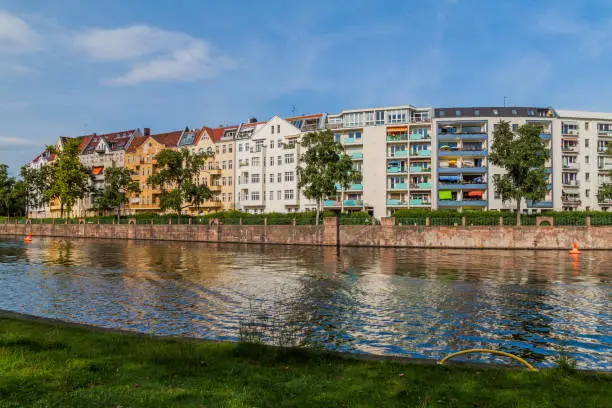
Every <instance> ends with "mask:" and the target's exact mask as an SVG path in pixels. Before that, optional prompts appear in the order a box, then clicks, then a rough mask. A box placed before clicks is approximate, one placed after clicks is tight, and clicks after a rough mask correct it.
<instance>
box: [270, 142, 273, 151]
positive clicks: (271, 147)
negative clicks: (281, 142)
mask: <svg viewBox="0 0 612 408" xmlns="http://www.w3.org/2000/svg"><path fill="white" fill-rule="evenodd" d="M270 149H274V140H270Z"/></svg>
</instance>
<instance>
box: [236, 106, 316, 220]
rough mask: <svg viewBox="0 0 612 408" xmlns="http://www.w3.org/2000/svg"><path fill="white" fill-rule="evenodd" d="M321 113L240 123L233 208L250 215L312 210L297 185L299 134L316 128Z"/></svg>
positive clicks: (313, 206)
mask: <svg viewBox="0 0 612 408" xmlns="http://www.w3.org/2000/svg"><path fill="white" fill-rule="evenodd" d="M322 118H323V115H321V114H319V115H307V116H298V117H294V118H288V119H282V118H280V117H278V116H274V117H273V118H271V119H270V120H269V121H267V122H255V121H251V123H245V124H242V125H241V126H240V127H239V129H238V131H237V133H236V150H235V151H236V164H237V167H236V180H237V183H236V189H235V194H234V196H235V197H236V209H237V210H240V211H245V212H249V213H253V214H261V213H267V212H281V213H290V212H298V211H310V210H314V209H315V207H316V205H315V203H314V202H313V201H312V200H308V199H306V197H304V195H303V194H301V193H300V192H299V190H298V188H297V167H298V163H299V157H300V145H299V143H298V141H299V137H300V135H301V134H303V132H306V131H310V130H316V129H319V127H320V124H321V123H322Z"/></svg>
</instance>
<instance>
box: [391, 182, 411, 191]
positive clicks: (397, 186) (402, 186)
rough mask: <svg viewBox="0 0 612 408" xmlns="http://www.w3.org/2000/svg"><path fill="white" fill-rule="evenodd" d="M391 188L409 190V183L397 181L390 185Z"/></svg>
mask: <svg viewBox="0 0 612 408" xmlns="http://www.w3.org/2000/svg"><path fill="white" fill-rule="evenodd" d="M389 190H394V191H397V190H408V184H407V183H395V184H392V185H390V186H389Z"/></svg>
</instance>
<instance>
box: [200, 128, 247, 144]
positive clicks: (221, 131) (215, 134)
mask: <svg viewBox="0 0 612 408" xmlns="http://www.w3.org/2000/svg"><path fill="white" fill-rule="evenodd" d="M238 128H239V126H224V127H216V128H210V127H208V126H202V129H200V132H199V134H198V141H199V139H200V138H201V137H202V134H203V133H204V132H206V133H207V134H208V136H209V137H210V138H211V139H212V141H213V142H215V143H218V142H220V141H222V140H223V135H225V132H227V131H233V130H238Z"/></svg>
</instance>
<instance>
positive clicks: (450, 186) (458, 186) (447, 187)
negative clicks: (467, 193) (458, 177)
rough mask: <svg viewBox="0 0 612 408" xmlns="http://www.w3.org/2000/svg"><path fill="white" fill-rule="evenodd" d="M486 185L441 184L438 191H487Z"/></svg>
mask: <svg viewBox="0 0 612 408" xmlns="http://www.w3.org/2000/svg"><path fill="white" fill-rule="evenodd" d="M486 189H487V185H486V184H484V183H440V184H438V190H486Z"/></svg>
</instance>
